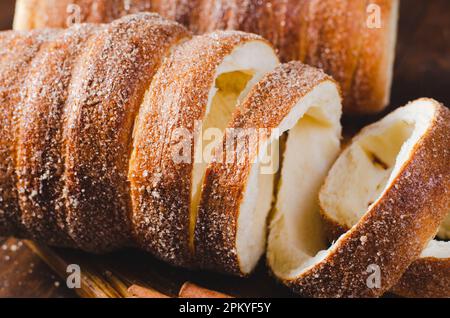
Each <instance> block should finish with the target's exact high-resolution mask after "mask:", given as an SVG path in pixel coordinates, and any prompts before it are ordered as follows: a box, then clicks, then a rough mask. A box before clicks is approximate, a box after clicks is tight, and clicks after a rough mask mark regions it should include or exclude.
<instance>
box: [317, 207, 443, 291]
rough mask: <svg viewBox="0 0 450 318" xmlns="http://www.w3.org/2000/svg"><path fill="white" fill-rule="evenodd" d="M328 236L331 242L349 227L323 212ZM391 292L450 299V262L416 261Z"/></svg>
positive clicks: (434, 259)
mask: <svg viewBox="0 0 450 318" xmlns="http://www.w3.org/2000/svg"><path fill="white" fill-rule="evenodd" d="M321 216H322V219H323V221H324V226H325V231H326V235H327V237H328V240H329V241H330V242H333V241H334V240H336V239H338V238H339V237H340V236H341V235H342V234H344V233H345V232H347V231H348V230H349V229H348V227H346V226H344V225H341V224H338V223H337V222H336V221H334V220H333V219H331V218H330V217H329V216H328V214H327V213H326V212H325V211H323V210H321ZM390 292H392V293H394V294H396V295H399V296H403V297H414V298H422V297H431V298H437V297H439V298H448V297H450V260H449V259H442V258H434V257H420V258H418V259H416V260H415V261H414V262H413V263H412V264H411V265H410V266H409V267H408V269H407V270H406V272H405V273H404V274H403V276H402V278H401V279H400V281H399V282H398V283H397V284H396V285H395V286H394V287H392V289H391V290H390Z"/></svg>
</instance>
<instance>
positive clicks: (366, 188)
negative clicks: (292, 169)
mask: <svg viewBox="0 0 450 318" xmlns="http://www.w3.org/2000/svg"><path fill="white" fill-rule="evenodd" d="M413 129H414V124H413V123H408V122H405V121H403V120H402V119H401V118H400V119H398V120H396V121H393V122H391V123H390V124H389V125H387V126H383V127H379V128H378V129H374V130H373V131H372V132H367V133H366V134H364V136H361V137H360V138H358V139H357V140H355V141H354V142H353V143H352V145H351V146H350V147H349V148H348V149H346V150H345V151H344V152H343V154H342V156H341V157H340V160H338V162H336V165H335V167H333V170H332V171H331V172H330V176H329V177H328V179H327V184H326V186H325V187H324V190H323V191H322V192H321V195H320V199H321V201H320V202H321V203H322V204H323V208H324V210H325V211H326V212H327V214H328V215H329V216H331V217H332V219H334V220H339V224H343V225H346V226H347V227H348V228H351V227H352V226H353V225H355V224H356V223H357V222H358V221H359V219H360V218H361V217H362V216H363V215H364V214H365V213H366V212H367V209H368V207H369V206H370V205H372V204H373V203H374V202H375V201H376V200H377V198H378V197H379V196H380V194H381V193H382V191H383V190H384V189H385V187H386V184H387V182H388V180H389V177H390V176H391V174H392V171H393V169H394V166H395V164H396V159H397V156H398V155H399V153H400V149H401V148H402V146H403V145H404V144H405V141H406V140H408V139H409V138H410V136H411V134H412V131H413Z"/></svg>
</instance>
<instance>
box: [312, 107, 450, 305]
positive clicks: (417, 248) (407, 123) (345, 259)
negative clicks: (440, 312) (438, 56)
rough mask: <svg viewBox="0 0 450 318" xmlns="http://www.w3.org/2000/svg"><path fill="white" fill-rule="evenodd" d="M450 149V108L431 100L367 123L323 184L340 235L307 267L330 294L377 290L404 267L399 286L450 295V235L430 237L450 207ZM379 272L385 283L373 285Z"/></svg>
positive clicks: (326, 212) (327, 216)
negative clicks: (437, 238) (372, 276)
mask: <svg viewBox="0 0 450 318" xmlns="http://www.w3.org/2000/svg"><path fill="white" fill-rule="evenodd" d="M449 150H450V111H449V110H448V109H446V108H445V107H444V106H442V105H441V104H439V103H438V102H436V101H434V100H431V99H419V100H416V101H414V102H412V103H410V104H408V105H407V106H405V107H402V108H399V109H397V110H396V111H394V112H392V113H391V114H390V115H388V116H386V117H385V118H384V119H382V120H381V121H379V122H377V123H375V124H372V125H370V126H368V127H367V128H365V129H363V130H362V132H361V133H359V134H358V135H357V136H356V137H355V138H354V139H353V140H352V142H351V144H350V145H349V146H348V147H347V148H346V149H345V150H344V152H343V153H342V154H341V155H340V157H339V159H338V160H337V161H336V163H335V165H334V166H333V168H332V169H331V171H330V173H329V175H328V177H327V179H326V182H325V184H324V186H323V188H322V190H321V191H320V196H319V200H320V208H321V213H322V215H323V218H324V220H325V223H326V224H327V229H328V231H327V232H328V236H329V238H330V239H331V240H337V241H336V242H334V243H333V245H332V246H331V248H330V249H329V250H327V251H326V252H322V253H321V254H320V256H319V257H318V258H317V259H316V260H315V263H317V264H316V265H312V266H310V267H309V271H311V272H313V273H316V274H318V275H319V276H318V278H317V279H311V280H310V281H308V283H315V284H316V286H317V287H318V288H323V295H325V296H327V295H338V296H379V295H382V294H383V293H384V292H386V291H388V290H389V289H390V288H391V287H392V286H393V285H394V284H395V283H397V281H398V280H399V279H400V277H401V276H402V274H403V273H404V272H405V271H406V273H405V274H404V276H403V277H402V279H401V281H400V283H399V284H398V285H397V286H396V287H395V288H394V289H393V290H394V291H395V292H398V293H399V294H401V295H405V296H447V297H448V296H449V295H450V294H449V288H450V287H449V286H450V275H449V273H450V272H449V270H450V246H449V242H442V241H431V242H430V243H429V241H430V239H432V238H433V236H434V235H435V234H436V232H437V229H438V227H439V224H440V223H441V222H442V221H443V220H444V218H445V217H446V215H447V214H448V211H450V208H449V206H450V195H449V193H450V151H449ZM445 224H446V223H445V222H444V223H443V225H442V226H441V231H440V232H439V233H440V235H441V238H442V239H445V238H447V239H448V237H446V235H445V233H446V231H448V227H446V225H445ZM342 233H344V234H343V235H342V236H340V235H341V234H342ZM427 244H428V246H427ZM426 246H427V247H426ZM425 247H426V248H425ZM417 258H418V259H417ZM416 259H417V260H416ZM413 261H414V262H413ZM412 262H413V263H412ZM411 263H412V265H411V266H410V267H409V268H408V266H409V265H410V264H411ZM330 264H334V267H336V268H337V269H338V271H334V270H333V267H331V265H330ZM350 264H351V266H350ZM310 265H311V264H310ZM407 268H408V269H407ZM366 269H368V270H367V271H366ZM324 271H326V272H324ZM373 271H376V272H377V273H378V275H379V285H378V286H376V285H375V286H373V288H368V285H367V284H366V279H367V276H368V275H369V274H368V273H372V274H377V273H375V272H373ZM323 273H325V275H324V274H323ZM339 281H341V283H340V284H338V283H339ZM369 285H370V284H369ZM322 286H323V287H322ZM371 286H372V285H371ZM308 287H310V286H308Z"/></svg>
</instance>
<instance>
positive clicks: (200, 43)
mask: <svg viewBox="0 0 450 318" xmlns="http://www.w3.org/2000/svg"><path fill="white" fill-rule="evenodd" d="M255 40H259V41H263V40H262V38H260V37H258V36H256V35H252V34H246V33H242V32H236V31H232V32H213V33H211V34H207V35H203V36H197V37H194V38H193V39H191V40H190V41H187V42H184V43H182V44H180V45H179V46H178V47H176V48H175V50H174V51H173V52H172V54H171V56H170V57H169V58H168V59H167V60H166V61H165V62H164V63H163V65H162V66H161V68H160V69H159V70H158V73H157V74H156V76H155V78H154V81H153V82H152V85H151V87H150V90H149V94H148V95H147V100H146V102H145V104H146V105H147V106H148V107H146V109H143V110H142V111H141V114H140V115H139V117H138V121H137V127H138V130H139V133H138V134H136V136H135V143H134V151H133V154H132V157H131V162H130V177H129V178H130V181H131V187H132V200H133V226H134V232H135V238H136V240H137V241H138V242H139V245H140V247H141V248H143V249H146V250H148V251H150V252H152V253H153V254H154V255H156V256H157V257H159V258H160V259H163V260H166V261H168V262H169V263H171V264H175V265H179V266H192V264H193V260H192V251H191V249H190V247H189V241H190V238H189V232H190V231H189V224H190V200H191V187H192V186H191V183H192V171H193V162H194V161H193V157H191V158H190V159H191V160H188V161H189V162H186V161H185V162H175V161H174V159H173V158H174V157H173V156H174V154H175V153H178V152H177V151H179V148H177V147H179V144H180V140H179V139H178V138H180V136H177V134H176V133H175V130H177V129H183V130H184V131H185V132H186V133H187V134H189V135H191V136H194V124H195V121H197V120H202V119H203V118H204V115H205V111H206V109H205V108H206V105H207V104H208V96H209V92H210V90H211V87H213V85H214V80H215V76H216V69H217V67H218V66H219V65H220V63H221V62H222V61H223V59H224V58H225V57H226V56H228V55H229V54H230V53H231V52H232V51H233V50H234V49H235V48H236V47H238V46H239V45H241V44H243V43H245V42H249V41H255ZM188 143H189V145H190V146H191V147H192V140H189V141H188ZM177 149H178V150H177ZM191 149H193V147H192V148H191Z"/></svg>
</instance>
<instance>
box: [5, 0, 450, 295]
mask: <svg viewBox="0 0 450 318" xmlns="http://www.w3.org/2000/svg"><path fill="white" fill-rule="evenodd" d="M13 8H14V1H12V0H1V1H0V30H1V29H8V28H10V25H11V23H12V16H13V10H14V9H13ZM394 74H395V75H394V84H393V92H392V103H391V107H389V109H388V110H387V111H389V110H391V109H392V108H394V107H397V106H400V105H404V104H405V103H406V102H408V101H410V100H413V99H415V98H418V97H433V98H435V99H437V100H439V101H441V102H443V103H444V104H446V105H447V106H450V84H449V83H450V1H448V0H407V1H405V0H403V1H402V8H401V18H400V29H399V40H398V45H397V58H396V64H395V73H394ZM387 111H386V112H387ZM373 120H374V118H365V119H358V122H359V123H365V122H370V121H373ZM350 121H351V122H354V121H355V119H353V118H352V119H349V118H347V119H345V121H344V123H348V122H350ZM0 297H76V295H75V293H74V292H73V291H72V290H69V289H68V288H67V287H65V283H64V282H62V281H60V280H59V279H58V277H57V276H56V274H54V273H53V271H52V270H51V269H50V268H49V267H48V266H47V265H46V264H45V263H44V262H43V261H42V260H41V259H40V258H39V257H38V256H37V255H36V254H34V253H33V252H32V251H31V250H30V249H29V248H28V247H27V246H26V245H25V244H23V243H21V242H19V241H16V240H13V239H9V240H6V239H0Z"/></svg>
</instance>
